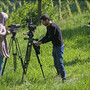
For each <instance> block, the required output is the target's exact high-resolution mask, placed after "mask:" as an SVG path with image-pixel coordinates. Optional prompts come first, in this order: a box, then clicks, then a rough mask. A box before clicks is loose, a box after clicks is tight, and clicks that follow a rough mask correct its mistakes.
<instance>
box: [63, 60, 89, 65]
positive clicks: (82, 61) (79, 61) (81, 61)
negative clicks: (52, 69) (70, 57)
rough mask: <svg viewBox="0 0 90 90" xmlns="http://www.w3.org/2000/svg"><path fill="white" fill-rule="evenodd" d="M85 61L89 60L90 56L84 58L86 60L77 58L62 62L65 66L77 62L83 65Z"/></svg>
mask: <svg viewBox="0 0 90 90" xmlns="http://www.w3.org/2000/svg"><path fill="white" fill-rule="evenodd" d="M86 62H90V58H88V59H86V60H80V59H78V58H76V59H74V61H71V62H64V65H66V66H72V65H75V64H77V63H79V64H81V65H83V64H84V63H86Z"/></svg>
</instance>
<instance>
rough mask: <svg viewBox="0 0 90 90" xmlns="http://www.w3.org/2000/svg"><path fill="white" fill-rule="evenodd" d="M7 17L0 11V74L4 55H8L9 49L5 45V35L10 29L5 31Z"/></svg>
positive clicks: (6, 56)
mask: <svg viewBox="0 0 90 90" xmlns="http://www.w3.org/2000/svg"><path fill="white" fill-rule="evenodd" d="M7 19H8V15H7V14H6V13H4V12H1V13H0V75H1V73H2V64H3V61H4V57H5V58H8V57H9V49H8V45H7V38H6V35H7V34H9V33H10V31H6V28H5V25H6V21H7Z"/></svg>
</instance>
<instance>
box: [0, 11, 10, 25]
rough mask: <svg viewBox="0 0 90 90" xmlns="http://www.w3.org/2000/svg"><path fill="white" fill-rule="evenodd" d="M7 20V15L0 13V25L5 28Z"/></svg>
mask: <svg viewBox="0 0 90 90" xmlns="http://www.w3.org/2000/svg"><path fill="white" fill-rule="evenodd" d="M7 20H8V15H7V14H6V13H4V12H1V13H0V23H2V24H3V25H4V26H5V24H6V21H7Z"/></svg>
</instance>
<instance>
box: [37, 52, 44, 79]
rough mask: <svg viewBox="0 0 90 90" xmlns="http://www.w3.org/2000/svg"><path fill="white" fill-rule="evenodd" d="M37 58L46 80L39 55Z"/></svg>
mask: <svg viewBox="0 0 90 90" xmlns="http://www.w3.org/2000/svg"><path fill="white" fill-rule="evenodd" d="M36 56H37V59H38V63H39V64H40V67H41V71H42V75H43V77H44V78H45V76H44V72H43V68H42V64H41V62H40V60H39V56H38V54H37V53H36Z"/></svg>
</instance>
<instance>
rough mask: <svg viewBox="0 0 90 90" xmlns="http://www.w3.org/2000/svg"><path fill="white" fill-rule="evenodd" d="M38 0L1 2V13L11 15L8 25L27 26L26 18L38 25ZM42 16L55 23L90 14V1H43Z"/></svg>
mask: <svg viewBox="0 0 90 90" xmlns="http://www.w3.org/2000/svg"><path fill="white" fill-rule="evenodd" d="M37 8H38V0H36V1H35V0H1V1H0V12H2V11H4V12H6V13H7V14H8V15H9V20H8V24H9V25H10V24H11V23H20V24H21V26H25V25H26V22H25V20H26V18H31V17H32V18H33V21H34V23H35V24H39V23H38V18H37V17H38V9H37ZM41 10H42V14H44V13H47V14H49V16H50V17H51V19H52V20H53V21H57V20H64V19H68V18H71V17H73V16H74V15H77V14H79V15H82V14H89V13H90V2H89V0H83V1H82V0H57V1H56V0H42V7H41Z"/></svg>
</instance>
